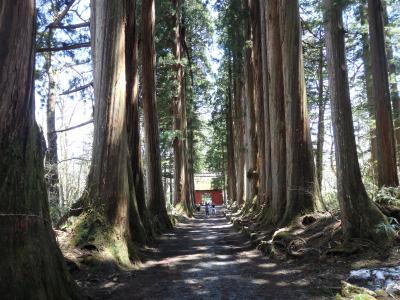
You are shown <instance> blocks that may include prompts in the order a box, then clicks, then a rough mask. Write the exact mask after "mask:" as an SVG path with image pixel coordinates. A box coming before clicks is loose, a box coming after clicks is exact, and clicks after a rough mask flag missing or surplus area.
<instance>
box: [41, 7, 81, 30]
mask: <svg viewBox="0 0 400 300" xmlns="http://www.w3.org/2000/svg"><path fill="white" fill-rule="evenodd" d="M75 1H76V0H71V1H69V2H67V4H66V6H65V8H64V9H63V10H62V11H61V12H60V13H59V14H58V16H57V17H56V18H55V19H54V21H53V22H52V23H50V24H49V25H48V26H47V27H48V28H52V27H54V26H57V25H59V24H60V23H61V21H62V20H63V19H64V18H65V16H66V15H67V13H68V11H69V10H70V8H71V7H72V5H73V4H74V3H75Z"/></svg>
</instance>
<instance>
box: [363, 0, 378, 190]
mask: <svg viewBox="0 0 400 300" xmlns="http://www.w3.org/2000/svg"><path fill="white" fill-rule="evenodd" d="M366 2H367V0H363V1H362V2H361V3H360V4H359V15H360V23H361V26H363V27H366V26H368V22H367V15H366V8H367V7H366ZM361 47H362V60H363V65H364V82H365V90H366V95H367V105H368V114H369V117H370V118H371V121H370V122H369V123H370V124H371V125H370V133H369V134H370V140H371V164H372V178H373V180H374V181H375V182H376V179H377V175H378V169H377V143H376V127H375V103H374V97H373V95H372V75H371V54H370V47H369V37H368V32H367V31H364V30H363V31H362V33H361Z"/></svg>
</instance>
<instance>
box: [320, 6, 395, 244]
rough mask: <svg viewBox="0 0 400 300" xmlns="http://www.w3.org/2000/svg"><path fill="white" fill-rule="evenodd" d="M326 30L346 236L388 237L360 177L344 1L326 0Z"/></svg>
mask: <svg viewBox="0 0 400 300" xmlns="http://www.w3.org/2000/svg"><path fill="white" fill-rule="evenodd" d="M324 5H325V16H324V17H325V30H326V47H327V61H328V77H329V89H330V97H331V109H332V126H333V133H334V140H335V150H336V151H335V153H336V175H337V188H338V200H339V205H340V214H341V220H342V227H343V234H344V237H345V239H347V240H348V239H350V238H360V237H362V238H371V239H374V240H376V241H378V240H382V241H384V240H385V239H387V237H388V236H387V235H386V234H380V233H379V232H378V231H377V226H378V225H379V224H385V223H386V222H387V221H386V218H385V216H384V215H383V214H382V213H381V212H380V210H379V209H378V208H377V207H376V206H375V204H374V203H373V202H372V201H371V200H370V199H369V198H368V195H367V193H366V191H365V187H364V185H363V182H362V179H361V172H360V167H359V164H358V157H357V149H356V142H355V136H354V128H353V118H352V113H351V104H350V92H349V85H348V73H347V67H346V53H345V43H344V34H345V32H344V30H343V28H344V27H343V20H342V10H343V4H341V3H338V2H337V1H335V0H325V1H324Z"/></svg>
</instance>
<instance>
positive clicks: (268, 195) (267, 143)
mask: <svg viewBox="0 0 400 300" xmlns="http://www.w3.org/2000/svg"><path fill="white" fill-rule="evenodd" d="M260 13H261V64H262V90H263V94H262V101H263V109H264V153H265V154H264V163H265V166H264V170H265V196H264V203H265V204H267V203H270V202H271V200H272V176H271V175H272V174H271V129H270V115H269V86H268V58H267V51H268V49H267V22H266V4H265V1H263V0H260ZM260 151H262V149H261V150H260Z"/></svg>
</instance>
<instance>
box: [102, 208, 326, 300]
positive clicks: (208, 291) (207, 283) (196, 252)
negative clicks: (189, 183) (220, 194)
mask: <svg viewBox="0 0 400 300" xmlns="http://www.w3.org/2000/svg"><path fill="white" fill-rule="evenodd" d="M284 265H285V264H284V263H283V264H282V265H281V264H279V265H278V264H277V263H276V262H271V261H269V260H268V259H267V258H265V257H263V256H262V255H261V253H260V252H259V251H257V250H255V249H252V247H251V245H250V243H249V241H248V239H247V238H246V237H245V236H243V235H242V234H240V233H238V232H236V231H235V230H234V229H233V228H232V225H231V224H230V223H229V222H228V221H227V220H226V218H225V217H224V216H223V214H222V212H219V213H217V215H215V216H210V217H208V218H205V217H204V215H202V214H197V215H196V217H195V218H194V219H190V220H187V221H185V222H183V223H180V224H179V225H178V226H177V228H176V230H175V231H174V232H173V233H171V234H167V235H164V236H163V237H162V238H161V241H160V244H159V248H158V251H157V252H153V253H152V254H150V256H149V257H148V260H147V261H146V262H144V263H143V266H142V268H141V269H140V270H138V271H134V272H133V273H132V274H131V276H125V277H124V278H119V279H118V280H116V281H117V282H115V284H114V285H113V284H111V285H110V286H109V287H107V286H104V288H107V290H108V291H109V294H108V296H107V297H105V295H104V294H102V296H100V295H99V298H101V299H178V300H183V299H297V300H300V299H322V297H321V296H315V294H314V295H312V294H310V293H309V292H310V291H312V283H311V282H310V280H307V279H306V277H307V276H305V272H307V271H306V270H304V269H303V270H302V268H301V267H295V266H289V265H286V267H285V266H284ZM314 292H315V291H314ZM96 298H97V297H96Z"/></svg>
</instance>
